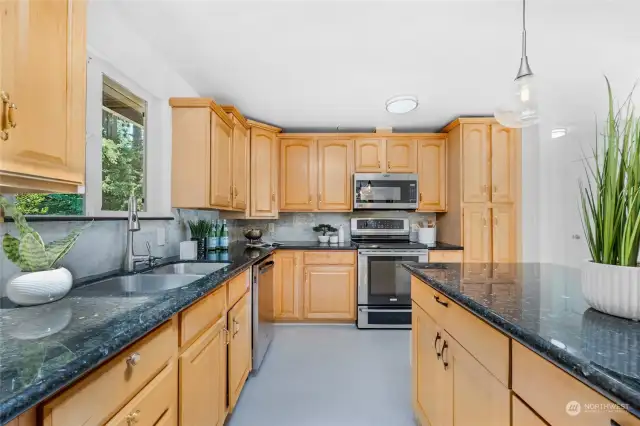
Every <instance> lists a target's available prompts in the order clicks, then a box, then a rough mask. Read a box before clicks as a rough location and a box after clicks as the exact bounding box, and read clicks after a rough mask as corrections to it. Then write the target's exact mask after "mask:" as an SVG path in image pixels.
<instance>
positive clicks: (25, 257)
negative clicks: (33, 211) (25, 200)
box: [0, 196, 92, 305]
mask: <svg viewBox="0 0 640 426" xmlns="http://www.w3.org/2000/svg"><path fill="white" fill-rule="evenodd" d="M0 207H2V208H3V209H4V210H5V211H6V212H7V213H8V214H9V215H11V216H12V217H13V220H14V222H15V224H16V228H17V229H18V232H19V234H20V235H19V236H18V237H14V236H12V235H10V234H9V233H7V234H5V235H4V238H3V239H2V250H3V251H4V253H5V255H6V256H7V259H9V260H10V261H11V262H13V263H14V264H15V265H16V266H17V267H18V268H20V270H21V272H20V273H18V274H16V275H14V276H13V277H11V279H10V280H9V283H8V284H7V287H6V293H7V297H8V298H9V299H10V300H11V301H12V302H14V303H16V304H18V305H40V304H43V303H49V302H53V301H55V300H58V299H61V298H63V297H64V296H65V295H66V294H67V293H68V292H69V290H71V284H72V282H73V277H72V276H71V272H69V271H68V270H67V269H66V268H63V267H61V266H58V263H59V262H60V260H62V258H63V257H64V256H65V255H66V254H67V253H69V250H71V247H73V245H74V244H75V242H76V241H77V240H78V237H79V236H80V234H81V233H82V231H83V230H84V229H86V228H87V227H89V226H90V225H91V223H92V222H90V223H88V224H86V225H84V226H81V227H78V228H76V229H74V230H73V231H72V232H71V233H70V234H69V235H67V236H66V237H64V238H62V239H60V240H57V241H53V242H50V243H47V244H45V243H44V241H43V240H42V237H41V236H40V234H38V233H37V232H36V231H35V230H34V229H33V228H31V227H30V226H29V225H28V224H27V221H26V219H25V218H24V216H23V215H22V213H20V212H19V211H18V210H17V209H16V208H15V206H14V205H13V204H11V203H10V202H9V201H8V200H7V199H6V198H4V197H2V196H0Z"/></svg>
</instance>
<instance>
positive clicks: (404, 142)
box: [386, 138, 418, 173]
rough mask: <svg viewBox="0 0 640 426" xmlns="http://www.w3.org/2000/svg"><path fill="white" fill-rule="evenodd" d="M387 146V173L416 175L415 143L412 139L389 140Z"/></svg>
mask: <svg viewBox="0 0 640 426" xmlns="http://www.w3.org/2000/svg"><path fill="white" fill-rule="evenodd" d="M386 145H387V147H386V148H387V172H389V173H416V172H417V171H418V170H417V153H418V151H417V147H418V145H417V143H416V140H415V139H413V138H389V139H387V140H386Z"/></svg>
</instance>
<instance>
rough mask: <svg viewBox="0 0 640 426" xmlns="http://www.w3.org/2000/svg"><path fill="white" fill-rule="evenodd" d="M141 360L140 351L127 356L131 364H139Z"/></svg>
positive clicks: (128, 362)
mask: <svg viewBox="0 0 640 426" xmlns="http://www.w3.org/2000/svg"><path fill="white" fill-rule="evenodd" d="M138 362H140V354H139V353H138V352H134V353H132V354H131V355H129V356H128V357H127V364H128V365H130V366H132V367H133V366H134V365H137V364H138Z"/></svg>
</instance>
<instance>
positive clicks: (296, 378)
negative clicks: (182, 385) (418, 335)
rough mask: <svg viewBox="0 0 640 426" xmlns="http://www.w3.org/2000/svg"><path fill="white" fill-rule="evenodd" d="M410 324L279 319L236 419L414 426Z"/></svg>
mask: <svg viewBox="0 0 640 426" xmlns="http://www.w3.org/2000/svg"><path fill="white" fill-rule="evenodd" d="M409 338H410V332H409V331H407V330H358V329H357V328H355V327H351V326H344V325H335V326H334V325H278V326H277V327H276V332H275V337H274V340H273V342H272V344H271V347H270V348H269V352H268V353H267V356H266V357H265V360H264V362H263V364H262V367H261V369H260V372H259V373H258V374H257V375H256V376H250V377H249V380H248V381H247V384H246V385H245V388H244V390H243V392H242V396H241V397H240V401H239V402H238V405H237V406H236V409H235V410H234V412H233V415H232V416H231V417H230V418H229V420H228V422H227V425H229V426H328V425H331V426H334V425H335V426H341V425H349V426H371V425H376V426H378V425H379V426H385V425H389V426H413V425H414V422H413V414H412V409H411V374H410V364H409V351H410V349H409Z"/></svg>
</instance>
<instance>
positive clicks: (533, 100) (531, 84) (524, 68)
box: [494, 0, 540, 128]
mask: <svg viewBox="0 0 640 426" xmlns="http://www.w3.org/2000/svg"><path fill="white" fill-rule="evenodd" d="M525 18H526V0H522V57H521V58H520V69H519V70H518V75H516V78H515V80H514V81H513V83H511V86H510V88H509V92H508V96H507V98H506V99H505V100H504V101H503V103H502V104H501V105H500V106H498V108H496V111H495V114H494V115H495V117H496V120H498V122H499V123H500V124H502V125H503V126H505V127H512V128H521V127H529V126H532V125H534V124H536V123H538V121H540V116H539V115H538V99H537V96H536V95H537V94H536V87H535V79H534V76H533V72H532V71H531V67H529V59H528V58H527V30H526V26H525V23H526V19H525Z"/></svg>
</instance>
